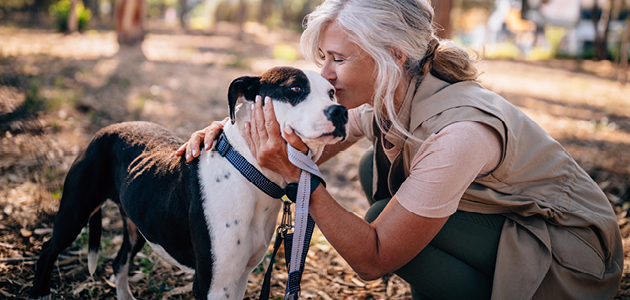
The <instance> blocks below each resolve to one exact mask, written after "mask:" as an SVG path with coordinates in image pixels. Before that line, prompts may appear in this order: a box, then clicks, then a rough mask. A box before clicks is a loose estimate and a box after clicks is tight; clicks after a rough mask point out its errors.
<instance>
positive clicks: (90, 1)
mask: <svg viewBox="0 0 630 300" xmlns="http://www.w3.org/2000/svg"><path fill="white" fill-rule="evenodd" d="M84 4H85V7H89V8H90V10H91V11H92V18H95V19H96V20H98V21H100V20H101V8H100V7H99V4H100V3H98V0H87V2H85V3H84Z"/></svg>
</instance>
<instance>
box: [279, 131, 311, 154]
mask: <svg viewBox="0 0 630 300" xmlns="http://www.w3.org/2000/svg"><path fill="white" fill-rule="evenodd" d="M284 139H285V140H286V141H287V143H289V144H291V146H293V148H295V149H298V150H300V151H302V153H304V154H306V153H307V152H308V146H306V144H304V142H303V141H302V139H300V137H299V136H298V135H297V134H295V132H294V131H293V128H291V126H286V127H285V128H284Z"/></svg>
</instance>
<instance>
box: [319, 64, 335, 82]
mask: <svg viewBox="0 0 630 300" xmlns="http://www.w3.org/2000/svg"><path fill="white" fill-rule="evenodd" d="M321 75H322V77H324V78H326V79H327V80H328V81H330V82H332V81H334V80H335V79H337V75H336V74H335V71H334V70H333V68H332V66H331V65H330V63H328V62H324V65H323V66H322V71H321Z"/></svg>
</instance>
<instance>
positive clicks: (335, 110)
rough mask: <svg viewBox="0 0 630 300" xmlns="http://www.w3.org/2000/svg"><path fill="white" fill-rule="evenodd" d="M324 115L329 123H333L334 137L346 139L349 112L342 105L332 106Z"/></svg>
mask: <svg viewBox="0 0 630 300" xmlns="http://www.w3.org/2000/svg"><path fill="white" fill-rule="evenodd" d="M324 115H325V116H326V118H327V119H328V121H330V122H332V123H333V126H335V131H333V133H332V135H333V136H334V137H341V138H345V137H346V123H348V110H347V109H346V108H345V107H344V106H341V105H332V106H329V107H328V108H326V109H325V110H324Z"/></svg>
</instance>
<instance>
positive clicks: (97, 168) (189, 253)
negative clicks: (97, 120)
mask: <svg viewBox="0 0 630 300" xmlns="http://www.w3.org/2000/svg"><path fill="white" fill-rule="evenodd" d="M334 94H335V89H334V88H333V86H332V85H331V84H330V83H329V82H328V81H327V80H325V79H324V78H323V77H321V76H320V75H319V74H317V73H315V72H312V71H308V70H301V69H296V68H292V67H276V68H272V69H270V70H268V71H266V72H265V73H263V74H262V75H261V76H257V77H249V76H244V77H240V78H237V79H235V80H234V81H232V83H231V84H230V86H229V89H228V105H229V113H230V118H231V122H228V123H227V124H226V125H225V127H224V129H223V132H224V134H225V137H226V138H227V139H228V140H229V142H230V143H231V146H232V147H233V149H235V150H236V151H238V152H239V153H240V154H241V155H242V156H243V157H244V158H245V159H246V160H247V161H248V162H249V163H251V164H252V165H253V166H255V167H256V168H257V169H258V170H259V171H260V172H262V174H264V175H265V176H266V177H267V178H268V179H269V180H271V181H272V182H274V183H276V184H278V185H279V186H280V187H284V186H286V184H287V183H286V182H284V181H283V178H282V176H280V175H279V174H277V173H274V172H272V171H270V170H268V169H265V168H262V167H260V165H258V163H257V162H256V159H255V158H254V156H253V155H252V153H251V151H250V148H249V145H248V143H247V141H246V139H245V136H244V132H245V131H244V126H245V122H248V121H250V120H251V109H252V107H253V105H251V103H253V101H254V99H255V96H256V95H261V96H263V98H264V97H266V96H269V97H270V98H271V99H272V101H273V105H274V110H275V113H276V118H277V120H278V123H279V124H280V128H285V126H291V128H293V129H294V132H296V134H298V136H299V137H300V138H302V140H303V141H304V142H305V144H306V145H307V146H308V147H309V150H310V151H311V152H312V153H314V155H313V159H314V160H316V159H317V158H318V157H319V156H320V155H321V153H322V150H323V147H324V146H325V145H327V144H332V143H336V142H339V141H341V140H343V139H344V138H345V136H346V129H345V125H346V123H347V119H348V116H347V110H346V109H345V108H344V107H343V106H341V105H338V104H337V103H336V102H335V95H334ZM237 102H242V103H243V104H244V105H238V106H237ZM182 143H183V141H182V140H181V139H179V138H177V137H176V136H175V135H174V134H173V133H171V132H169V131H168V130H166V129H165V128H163V127H161V126H159V125H157V124H153V123H148V122H129V123H120V124H114V125H111V126H108V127H105V128H103V129H101V130H100V131H99V132H97V133H96V134H95V136H94V138H93V139H92V140H91V142H90V144H89V145H88V147H87V149H86V150H85V151H84V152H82V153H81V154H80V155H79V156H78V157H77V159H76V160H75V161H74V163H73V164H72V166H71V168H70V170H69V171H68V174H67V176H66V179H65V182H64V189H63V196H62V198H61V203H60V207H59V212H58V213H57V215H56V216H55V221H54V227H53V233H52V237H51V238H50V240H48V241H47V242H46V243H44V245H43V247H42V251H41V254H40V258H39V260H38V262H37V265H36V271H35V279H34V282H33V287H32V290H31V292H30V295H29V299H51V297H52V296H51V294H50V285H51V280H50V277H51V272H52V270H53V266H54V264H55V261H56V259H57V256H58V255H59V253H60V252H61V251H63V250H64V249H65V248H67V247H68V246H69V245H70V244H71V243H72V242H73V241H74V240H75V239H76V237H77V235H78V234H79V233H80V231H81V229H82V228H83V227H84V226H85V225H86V224H87V223H88V222H89V228H90V229H89V242H88V244H89V245H88V249H89V251H88V269H89V272H90V273H91V274H93V273H94V271H95V270H96V261H97V253H98V247H99V243H100V230H101V206H102V205H103V203H104V202H105V201H106V200H107V199H111V200H112V201H113V202H115V203H116V204H117V205H118V206H119V209H120V213H121V216H122V219H123V224H124V229H123V231H124V239H123V243H122V245H121V247H120V250H119V251H118V254H117V257H116V258H115V259H114V261H113V270H114V275H115V283H116V294H117V297H118V299H121V300H128V299H134V297H133V295H132V293H131V291H130V289H129V283H128V272H129V265H130V262H132V261H133V258H134V256H135V254H136V253H137V252H138V251H139V250H140V249H141V248H142V247H143V246H144V243H145V241H146V242H147V243H149V244H150V245H151V247H152V249H153V251H154V252H155V253H157V254H159V255H160V256H161V257H162V258H164V259H165V260H166V261H168V262H170V263H172V264H174V265H177V266H179V267H180V268H181V269H183V270H184V271H188V272H191V273H194V281H193V294H194V295H195V297H196V298H197V299H243V296H244V294H245V288H246V284H247V277H248V275H249V274H250V273H251V271H252V270H253V269H254V268H255V267H256V266H257V265H258V264H259V263H260V262H261V261H262V259H263V257H264V255H265V253H266V251H267V249H268V247H269V243H270V241H271V237H272V235H273V232H274V228H275V225H276V220H277V216H278V212H279V210H280V206H281V201H280V200H279V199H275V198H272V197H271V196H268V195H267V194H265V193H264V192H263V191H261V190H260V189H258V188H257V187H256V186H254V184H252V183H251V182H249V181H248V180H247V179H246V178H245V177H244V176H243V175H241V173H239V171H238V170H237V169H236V168H235V167H234V166H233V165H232V164H231V163H230V162H229V161H228V160H227V159H226V158H225V157H223V156H221V155H220V154H219V153H218V152H217V151H216V148H214V149H213V150H212V151H202V153H201V154H200V156H199V157H198V159H196V160H194V161H193V162H190V163H186V162H185V160H184V158H182V157H177V156H175V155H174V153H175V150H176V149H177V148H178V147H179V145H181V144H182ZM215 144H217V143H215Z"/></svg>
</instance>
